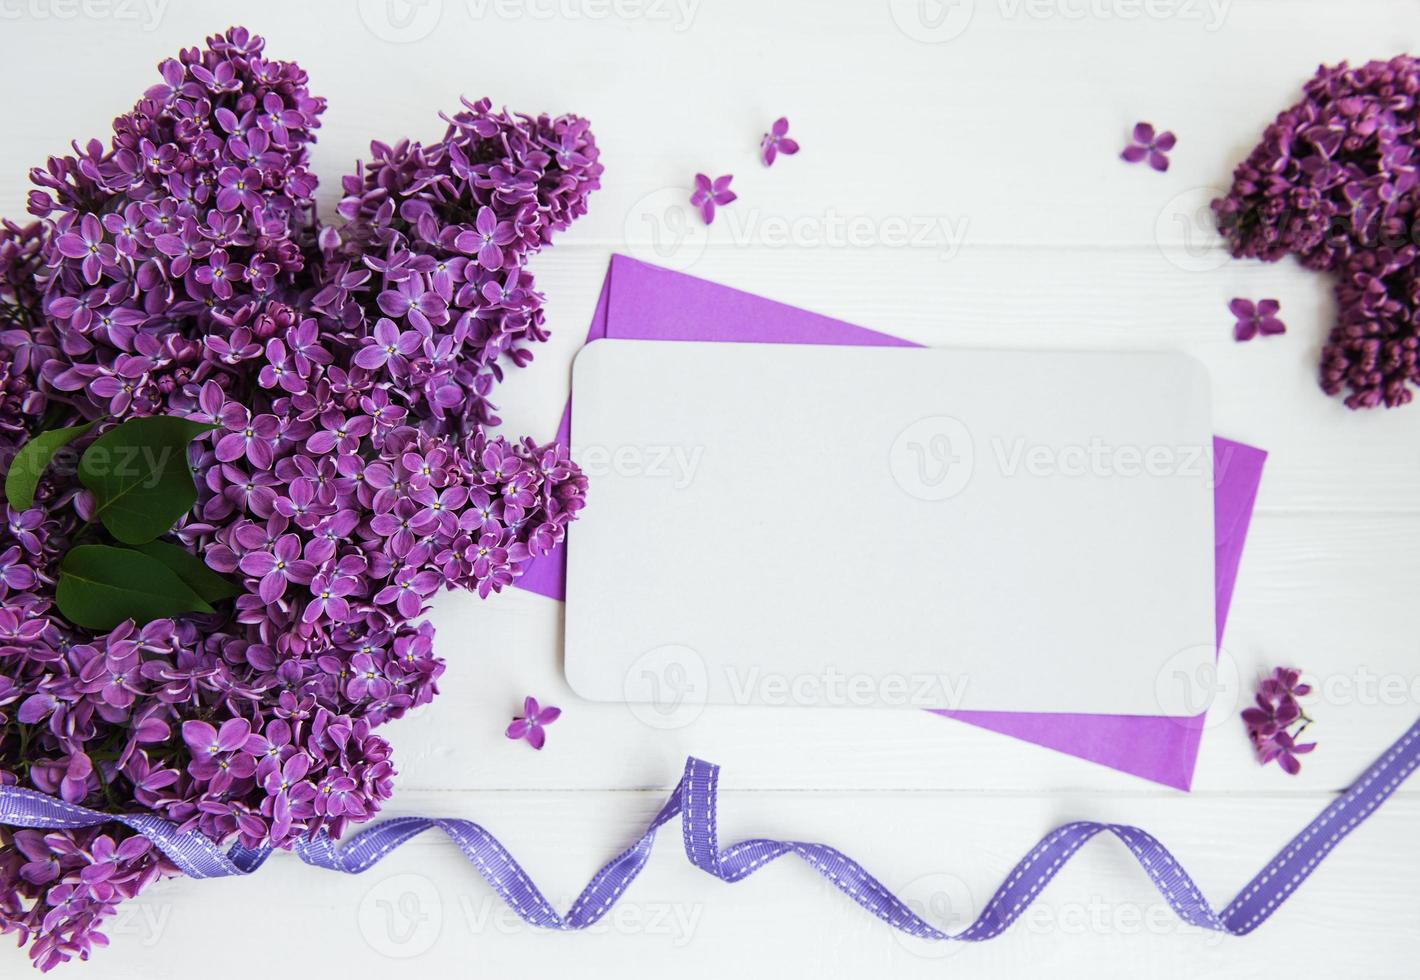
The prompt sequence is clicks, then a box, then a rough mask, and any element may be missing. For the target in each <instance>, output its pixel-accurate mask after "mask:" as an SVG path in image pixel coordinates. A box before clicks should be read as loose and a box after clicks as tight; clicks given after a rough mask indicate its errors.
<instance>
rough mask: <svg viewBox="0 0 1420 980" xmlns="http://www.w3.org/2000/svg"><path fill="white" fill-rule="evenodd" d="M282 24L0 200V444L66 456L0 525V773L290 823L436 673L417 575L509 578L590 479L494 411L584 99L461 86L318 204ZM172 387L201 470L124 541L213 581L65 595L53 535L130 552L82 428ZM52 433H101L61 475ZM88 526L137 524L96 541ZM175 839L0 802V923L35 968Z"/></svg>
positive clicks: (211, 51) (564, 192) (58, 957)
mask: <svg viewBox="0 0 1420 980" xmlns="http://www.w3.org/2000/svg"><path fill="white" fill-rule="evenodd" d="M264 49H265V45H264V42H263V40H262V39H261V38H260V37H257V36H255V35H253V34H250V33H249V32H247V31H246V30H244V29H242V28H232V29H230V30H228V31H226V32H225V33H223V34H221V35H217V36H214V37H211V38H209V39H208V41H207V46H206V47H205V48H204V49H200V50H199V49H197V48H192V49H188V50H186V51H183V52H181V53H180V54H179V56H178V57H177V58H174V59H170V60H168V61H165V62H163V64H162V65H161V66H160V67H159V75H160V81H159V82H158V83H157V84H155V85H154V86H153V87H152V88H150V89H148V90H147V92H145V93H144V95H143V98H142V99H141V100H140V101H139V102H138V103H137V105H136V106H135V107H134V108H133V110H132V111H131V112H129V113H127V114H125V115H123V116H120V117H119V118H118V119H116V120H115V122H114V126H113V136H112V139H111V140H110V141H109V143H108V144H107V145H105V144H103V143H101V142H100V141H98V140H90V141H89V142H88V143H86V144H82V145H81V144H79V143H75V144H74V152H73V154H72V155H70V156H64V157H56V158H52V159H50V160H49V161H48V163H47V164H46V165H45V166H44V167H42V168H36V169H35V170H34V171H32V174H31V176H32V180H33V182H34V184H35V185H36V189H35V190H34V191H32V192H31V194H30V199H29V210H30V212H31V214H33V215H34V216H35V217H36V218H37V219H38V220H37V221H35V222H34V223H32V224H30V225H28V226H20V225H18V224H14V223H8V222H7V223H5V224H4V226H3V231H0V398H3V400H4V407H3V411H0V455H2V456H3V458H4V459H5V460H6V461H7V465H12V468H13V464H9V461H12V460H15V459H16V458H17V454H21V453H25V452H28V451H29V450H27V449H26V448H25V447H26V446H35V445H38V444H40V443H42V442H43V443H45V447H46V448H45V453H46V461H47V462H48V463H49V465H47V467H46V468H44V470H43V472H42V473H38V472H37V473H36V474H35V475H34V481H33V483H32V485H31V486H30V487H29V488H28V489H29V490H30V493H29V495H28V497H26V498H25V499H24V500H22V501H21V506H19V507H17V506H15V500H14V498H13V495H12V498H11V503H10V506H8V507H7V512H6V520H5V523H4V527H3V529H0V783H5V784H11V785H28V786H31V787H34V788H37V789H39V790H41V791H43V792H46V793H51V794H54V795H56V796H59V797H61V798H63V799H64V800H67V801H70V802H73V803H80V804H84V805H86V806H91V807H97V808H100V809H106V810H109V811H111V812H118V811H123V812H150V813H154V814H157V815H159V816H161V817H163V818H165V819H168V820H171V821H174V822H176V823H178V824H180V825H181V826H182V827H183V828H185V829H191V830H197V831H200V832H201V833H203V834H206V835H208V836H209V837H211V838H212V839H214V840H217V841H220V842H228V841H239V842H241V843H242V844H244V845H246V846H252V847H255V846H273V847H290V846H291V845H292V844H293V843H294V842H296V841H298V840H301V839H303V838H309V837H311V836H313V835H317V834H320V833H326V834H330V835H338V834H340V833H341V831H342V830H343V829H344V828H345V827H346V826H347V825H348V824H350V823H352V822H359V821H363V820H366V819H368V818H369V817H370V816H372V815H373V814H374V813H375V812H376V811H377V809H378V808H379V805H380V803H381V802H382V801H383V800H385V799H387V798H388V797H389V796H390V792H391V783H392V779H393V777H394V775H395V769H394V766H393V762H392V758H391V755H392V752H391V747H390V745H389V743H388V742H386V741H385V740H384V739H383V738H382V737H380V735H378V734H377V733H376V732H375V729H376V728H377V727H378V726H379V725H380V724H382V723H383V722H385V721H388V720H390V719H392V718H398V717H400V716H401V715H403V714H404V713H405V712H406V711H408V710H410V709H411V708H415V707H418V706H420V705H422V704H426V703H427V702H429V701H430V700H431V699H432V698H433V697H434V695H435V694H436V693H437V691H438V686H437V681H438V678H439V676H440V674H441V672H442V670H443V663H442V661H441V660H440V659H439V658H438V657H437V656H436V655H435V653H434V649H433V639H434V632H433V629H432V627H431V626H430V624H429V623H428V622H427V621H422V620H421V619H420V616H421V614H422V613H423V612H424V610H425V609H426V606H427V601H428V598H429V597H430V596H431V595H432V594H433V593H434V592H435V591H436V590H438V589H440V588H441V587H442V588H449V589H453V588H460V589H476V590H477V591H478V593H479V594H480V595H481V596H487V595H488V594H489V593H490V592H496V591H498V590H500V589H502V588H503V587H504V586H506V585H508V584H509V583H511V582H512V581H513V580H514V579H515V578H516V577H517V576H518V575H519V574H520V573H521V572H522V570H523V568H524V567H525V565H526V563H527V562H528V561H529V560H530V559H532V558H533V557H535V556H537V555H540V554H543V553H545V552H547V551H548V550H549V549H551V548H552V547H554V546H555V545H556V544H557V543H558V542H560V541H561V540H562V538H563V535H564V532H565V528H566V525H567V523H568V522H569V521H570V520H572V519H573V518H574V517H575V515H576V513H577V511H578V509H579V508H580V507H581V506H582V503H583V498H584V496H585V492H586V481H585V479H584V477H583V476H582V475H581V473H580V471H579V470H578V469H577V468H576V467H575V466H574V465H573V464H572V463H571V461H570V460H569V459H568V456H567V453H566V451H565V449H563V448H561V447H558V446H556V445H547V446H542V445H538V444H536V443H534V442H533V441H532V440H529V439H523V440H521V441H516V442H512V441H508V440H506V439H504V438H502V437H494V436H491V435H490V434H488V432H487V428H488V427H489V426H491V425H493V424H496V423H497V421H498V420H497V418H496V415H495V413H494V408H493V406H492V405H491V404H490V402H489V396H490V393H491V391H492V388H493V386H494V384H495V383H496V382H498V381H499V380H501V378H502V372H503V370H504V366H505V364H512V365H523V364H525V363H526V362H527V361H528V360H529V359H530V357H531V353H530V352H529V350H528V345H529V344H531V343H534V342H537V341H540V340H543V339H545V338H546V337H547V330H546V328H545V326H544V316H543V310H542V302H541V300H542V298H541V296H540V295H539V294H538V292H537V291H536V290H535V288H534V285H533V280H532V277H531V276H530V275H529V274H528V273H527V271H525V269H524V266H525V264H526V261H527V259H528V257H529V256H530V255H531V254H532V253H533V252H536V251H538V250H539V249H540V248H542V247H543V246H544V245H547V244H548V243H550V242H551V240H552V237H553V234H554V233H555V232H557V231H559V230H561V229H564V228H566V227H567V226H568V225H569V224H570V223H571V221H572V220H573V219H574V218H576V217H577V216H579V215H581V214H583V213H584V212H585V210H586V201H587V196H588V194H589V193H590V192H591V191H593V190H595V189H596V188H597V187H598V186H599V183H598V178H599V175H600V173H601V170H602V168H601V165H600V164H599V163H598V162H597V157H598V153H597V147H596V144H595V142H594V140H593V138H592V134H591V132H590V131H589V129H588V127H587V123H586V122H585V121H584V120H581V119H579V118H577V117H575V116H562V117H558V118H550V117H548V116H537V117H532V116H525V115H510V114H508V113H506V112H495V111H493V110H492V108H491V105H490V103H489V102H488V101H486V100H485V101H480V102H464V103H463V104H462V107H461V109H460V110H459V111H458V112H456V113H454V114H452V115H450V116H447V117H445V119H446V122H447V123H448V127H447V130H446V132H445V134H444V137H443V139H441V140H439V141H438V142H437V143H434V144H432V145H427V146H425V145H420V144H418V143H410V142H400V143H397V144H395V145H393V146H390V145H385V144H382V143H378V142H377V143H374V144H373V145H372V159H371V160H370V161H369V162H367V163H364V164H362V165H359V166H357V169H356V171H355V173H354V174H352V175H350V176H347V177H346V178H345V179H344V181H343V185H342V188H343V191H344V195H345V196H344V199H343V200H342V201H341V202H340V205H339V208H338V212H339V216H340V217H341V218H342V219H343V222H342V223H341V224H339V225H337V226H324V227H323V226H322V225H321V224H320V223H319V222H318V220H317V217H316V214H315V207H314V202H313V194H314V192H315V189H316V180H315V177H314V176H313V175H312V174H311V172H310V170H309V169H308V151H309V147H310V144H312V143H313V142H314V141H315V135H314V131H315V130H316V129H317V128H318V127H319V125H320V116H321V113H322V111H323V110H324V108H325V103H324V100H322V99H320V98H318V97H316V96H313V95H312V94H311V93H310V91H309V90H308V88H307V78H306V74H305V72H303V71H302V70H301V69H300V67H299V66H297V65H296V64H295V63H293V62H282V61H275V60H271V59H269V58H268V57H267V56H266V54H265V50H264ZM153 416H168V417H176V419H180V420H185V421H183V422H182V423H181V424H182V425H184V426H189V427H190V432H192V433H197V435H196V437H195V438H189V435H190V433H189V434H185V435H184V436H183V439H182V443H181V445H182V446H184V447H185V451H186V452H187V461H188V462H189V463H190V465H191V472H192V474H193V477H194V478H195V496H194V497H192V498H188V499H187V500H183V501H181V503H180V506H179V508H178V509H177V510H176V511H175V513H180V516H178V517H177V518H176V520H175V522H171V521H168V520H164V521H162V522H161V523H160V524H159V525H158V527H160V528H166V527H169V526H171V532H170V533H167V534H164V535H163V536H162V537H163V539H162V540H157V541H152V542H150V543H147V544H141V545H139V546H138V547H137V550H138V551H142V552H144V553H145V554H146V555H152V556H156V557H160V558H163V560H165V561H168V563H169V564H170V565H171V567H172V568H173V569H174V570H175V571H177V572H178V573H179V574H180V575H181V576H182V577H183V578H184V579H185V581H187V582H189V583H191V584H192V586H193V590H194V592H197V593H201V594H202V595H201V598H194V602H193V603H192V604H190V605H186V606H181V607H179V608H180V609H183V610H189V611H188V612H185V613H184V614H181V615H163V616H159V617H157V618H150V617H146V616H128V617H126V618H122V619H121V620H120V618H119V617H120V616H121V615H122V611H121V610H120V611H119V612H113V611H112V610H108V611H105V612H100V613H95V614H94V615H96V616H98V617H99V618H98V619H96V620H94V621H95V622H100V621H103V622H104V626H103V627H101V628H93V627H92V625H91V626H89V627H85V626H81V625H78V624H77V619H76V618H75V617H73V616H66V614H65V612H66V609H65V598H64V590H65V587H66V586H65V581H66V580H65V572H66V569H67V568H68V566H67V565H66V562H70V561H73V560H75V556H77V555H78V554H80V553H81V552H86V549H87V553H88V554H90V555H91V556H92V555H96V554H98V553H99V552H100V551H102V552H103V553H104V554H105V555H110V557H114V558H115V560H116V561H119V562H120V563H121V562H123V561H133V562H138V561H143V560H145V559H144V557H143V555H138V556H136V557H135V556H134V554H133V552H132V551H125V550H124V549H123V547H122V545H124V544H125V543H127V542H129V539H128V538H127V537H125V536H124V535H123V533H121V531H120V530H119V524H118V522H117V521H116V520H112V519H111V518H113V517H114V515H115V514H116V511H117V509H116V508H115V509H114V510H105V507H106V504H107V501H106V500H105V499H104V490H103V485H102V484H101V483H97V482H94V481H93V480H89V479H86V478H85V473H84V466H85V464H86V463H87V462H88V459H89V456H88V452H87V450H86V449H85V448H84V447H86V446H87V447H89V448H90V449H92V448H94V447H95V446H97V445H99V444H100V443H101V441H102V440H104V439H109V440H110V441H112V440H114V439H118V438H120V436H121V433H122V431H125V430H131V428H132V421H133V420H135V419H142V418H145V417H153ZM185 431H186V430H185ZM55 443H60V444H62V443H70V444H71V445H69V446H65V447H63V448H64V449H66V450H68V451H72V452H74V453H78V452H81V451H82V452H85V453H86V455H85V457H84V460H83V461H81V463H80V464H79V467H78V470H77V476H78V478H76V470H75V467H73V466H64V465H61V463H62V457H63V452H62V451H59V450H55V451H54V452H53V454H52V459H50V448H51V447H52V446H53V444H55ZM177 469H179V470H182V468H181V467H178V468H177ZM170 476H172V474H167V475H165V476H164V479H165V480H166V479H168V477H170ZM96 479H97V478H96ZM182 481H186V482H187V483H188V484H189V486H188V488H187V491H188V492H189V493H194V488H193V487H192V486H190V484H191V483H192V482H193V479H192V478H189V477H187V476H186V472H185V471H183V472H182V474H181V480H180V481H179V482H182ZM10 489H11V488H10V483H9V480H8V478H7V491H9V490H10ZM22 496H23V495H22ZM189 504H190V506H188V505H189ZM101 526H102V527H103V528H107V529H109V530H111V531H112V532H113V535H114V536H115V537H116V538H118V539H119V541H118V544H119V547H106V546H102V545H94V544H86V542H91V541H92V540H93V539H94V536H95V534H96V533H100V528H101ZM155 533H156V532H155ZM135 540H141V539H135ZM155 549H157V550H155ZM112 552H121V554H118V555H117V556H116V557H115V556H113V555H111V554H110V553H112ZM194 556H200V557H201V559H202V562H203V563H205V565H203V564H202V563H197V564H198V567H197V568H195V569H194V568H192V567H191V565H192V564H194V563H195V559H194ZM134 567H137V566H134ZM158 571H161V570H158ZM56 583H58V590H56ZM204 584H205V585H206V586H208V587H211V588H213V589H215V591H213V592H211V593H207V592H205V591H204V588H203V585H204ZM56 591H58V593H59V597H58V599H56ZM73 595H74V593H72V591H71V598H70V599H69V602H70V607H71V608H79V607H78V606H77V605H76V604H75V602H76V600H75V599H74V598H73ZM91 598H92V597H91ZM102 598H103V597H98V599H95V600H94V601H99V600H100V599H102ZM209 599H210V600H211V602H210V603H209V602H207V601H205V600H209ZM154 601H158V600H157V599H156V598H155V600H154ZM100 605H101V603H100ZM157 608H159V609H161V608H162V607H157ZM104 616H107V617H108V619H107V621H104V620H103V617H104ZM77 618H83V617H77ZM143 620H146V621H143ZM85 621H86V622H88V620H85ZM174 870H175V869H174V868H173V867H172V866H171V865H170V864H168V863H167V861H166V859H165V858H164V857H163V856H162V855H161V854H159V853H158V852H157V851H156V850H154V849H153V848H151V847H150V846H149V845H148V842H147V841H146V840H145V839H144V838H142V837H139V836H136V835H133V834H132V833H131V832H129V831H127V830H125V829H124V828H122V827H121V826H119V825H116V824H115V825H112V826H108V827H103V828H99V829H98V830H94V831H69V832H51V833H41V832H38V831H25V830H19V831H13V832H12V831H8V830H4V829H0V931H4V932H13V933H16V934H17V936H18V938H19V940H20V942H21V943H22V944H23V943H26V942H28V943H29V953H30V955H31V957H32V958H33V959H34V961H35V963H36V965H38V966H39V967H40V968H42V969H48V968H50V967H52V966H54V965H55V964H57V963H60V962H63V961H65V960H67V959H69V958H71V957H74V956H78V957H79V958H86V957H87V956H88V954H89V952H90V949H91V947H92V946H93V945H94V944H99V943H103V942H104V941H105V940H104V937H103V935H102V933H101V932H100V931H99V927H100V924H101V921H102V920H103V919H104V917H105V916H107V915H108V914H109V913H111V912H112V911H113V909H114V906H115V904H116V903H117V902H119V901H120V900H122V899H124V898H128V897H131V896H132V895H133V894H135V893H136V892H137V891H138V890H139V889H141V888H142V887H143V886H144V885H146V884H147V883H148V882H150V881H152V880H153V879H154V878H155V877H157V876H159V875H163V874H168V873H172V872H174Z"/></svg>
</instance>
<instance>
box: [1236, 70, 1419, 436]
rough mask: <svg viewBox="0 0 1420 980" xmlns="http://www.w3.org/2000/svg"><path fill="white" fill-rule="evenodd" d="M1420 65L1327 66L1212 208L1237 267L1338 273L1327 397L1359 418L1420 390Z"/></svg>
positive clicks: (1326, 365)
mask: <svg viewBox="0 0 1420 980" xmlns="http://www.w3.org/2000/svg"><path fill="white" fill-rule="evenodd" d="M1417 95H1420V59H1417V58H1413V57H1410V56H1405V55H1402V56H1399V57H1396V58H1392V59H1391V60H1389V61H1372V62H1370V63H1368V64H1365V65H1362V66H1361V67H1359V68H1350V67H1348V66H1347V65H1346V63H1344V62H1343V63H1341V64H1339V65H1336V66H1334V67H1322V68H1320V69H1319V70H1318V71H1317V74H1316V76H1315V77H1314V78H1312V80H1311V81H1309V82H1308V83H1307V85H1306V87H1305V88H1304V90H1303V97H1302V100H1301V101H1300V102H1298V103H1297V104H1296V105H1294V106H1292V107H1291V108H1289V109H1287V110H1286V111H1285V112H1283V113H1281V114H1280V115H1279V116H1278V117H1277V119H1276V120H1275V121H1274V122H1273V123H1272V124H1271V125H1270V126H1268V127H1267V130H1266V132H1265V133H1264V134H1263V139H1262V142H1261V143H1259V144H1258V145H1257V147H1256V148H1254V149H1253V151H1252V153H1251V154H1249V156H1248V157H1247V159H1246V160H1244V161H1243V162H1242V163H1241V164H1240V165H1239V166H1238V168H1237V170H1236V171H1235V172H1234V174H1233V185H1232V188H1231V190H1230V191H1229V193H1228V195H1227V196H1226V197H1225V198H1222V199H1220V200H1217V201H1214V202H1213V209H1214V212H1215V214H1216V218H1217V222H1218V228H1219V230H1220V231H1222V233H1223V234H1224V235H1225V236H1227V238H1228V242H1229V245H1230V246H1231V248H1232V252H1233V254H1234V255H1235V256H1237V257H1239V258H1241V257H1253V258H1260V259H1263V260H1264V261H1268V262H1272V261H1276V260H1277V259H1280V258H1281V257H1283V256H1284V255H1289V254H1290V255H1295V256H1297V258H1298V260H1299V261H1301V262H1302V264H1303V265H1305V266H1307V267H1308V268H1310V269H1316V270H1319V271H1325V272H1335V273H1336V275H1337V284H1336V299H1337V305H1338V308H1339V312H1338V318H1337V323H1336V325H1335V326H1334V327H1333V328H1332V330H1331V334H1330V336H1329V337H1328V339H1327V343H1326V346H1325V348H1324V349H1323V351H1322V356H1321V368H1320V374H1321V386H1322V388H1323V389H1324V390H1325V391H1326V392H1327V393H1328V394H1333V395H1334V394H1339V393H1341V392H1342V391H1343V390H1344V391H1346V392H1347V395H1346V404H1347V405H1348V406H1349V407H1351V408H1370V407H1375V406H1378V405H1385V406H1387V407H1395V406H1398V405H1404V404H1406V403H1408V402H1409V401H1410V400H1411V399H1412V397H1413V395H1414V392H1413V386H1416V385H1420V316H1417V311H1420V273H1417V269H1416V258H1417V254H1420V253H1417V246H1420V225H1417V215H1420V178H1418V177H1417V170H1416V168H1417V165H1418V164H1420V129H1417V123H1420V100H1417Z"/></svg>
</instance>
